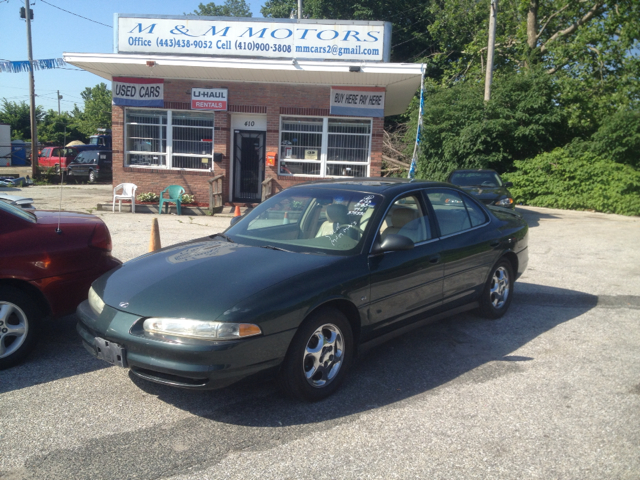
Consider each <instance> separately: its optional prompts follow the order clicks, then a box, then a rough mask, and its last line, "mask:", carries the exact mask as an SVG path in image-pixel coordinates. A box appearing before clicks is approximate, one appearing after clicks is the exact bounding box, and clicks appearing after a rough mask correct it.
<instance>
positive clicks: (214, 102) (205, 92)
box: [191, 88, 229, 111]
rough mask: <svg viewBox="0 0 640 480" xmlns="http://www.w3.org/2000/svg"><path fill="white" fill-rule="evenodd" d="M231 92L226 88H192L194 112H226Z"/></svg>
mask: <svg viewBox="0 0 640 480" xmlns="http://www.w3.org/2000/svg"><path fill="white" fill-rule="evenodd" d="M228 95H229V91H228V89H226V88H192V89H191V109H192V110H218V111H226V110H227V107H228Z"/></svg>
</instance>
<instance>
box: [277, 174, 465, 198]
mask: <svg viewBox="0 0 640 480" xmlns="http://www.w3.org/2000/svg"><path fill="white" fill-rule="evenodd" d="M442 186H444V187H448V188H451V187H452V185H451V184H449V183H443V182H434V181H430V180H418V179H408V178H387V177H363V178H350V179H345V180H337V179H330V180H318V181H313V182H306V183H299V184H297V185H294V186H292V187H290V188H300V187H304V188H314V189H315V188H318V189H322V188H332V189H337V190H353V191H358V192H367V193H378V194H386V195H395V194H397V193H401V192H403V191H409V190H413V189H415V188H427V187H442ZM454 188H455V187H454Z"/></svg>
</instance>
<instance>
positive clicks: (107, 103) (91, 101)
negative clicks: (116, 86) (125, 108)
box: [72, 83, 111, 137]
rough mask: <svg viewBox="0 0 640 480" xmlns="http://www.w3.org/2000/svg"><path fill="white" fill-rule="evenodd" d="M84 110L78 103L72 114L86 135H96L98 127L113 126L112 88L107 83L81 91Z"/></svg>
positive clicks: (78, 126) (81, 131)
mask: <svg viewBox="0 0 640 480" xmlns="http://www.w3.org/2000/svg"><path fill="white" fill-rule="evenodd" d="M80 95H81V96H82V98H83V100H84V110H80V109H79V108H78V106H77V105H76V106H75V107H74V109H73V112H72V115H73V118H74V124H75V125H76V126H77V129H78V131H79V132H80V133H82V134H83V135H84V136H85V137H89V136H90V135H94V134H95V133H96V132H97V129H98V128H111V90H109V89H108V88H107V85H106V84H105V83H100V84H98V85H96V86H95V87H93V88H90V87H87V88H85V89H84V91H83V92H82V93H80Z"/></svg>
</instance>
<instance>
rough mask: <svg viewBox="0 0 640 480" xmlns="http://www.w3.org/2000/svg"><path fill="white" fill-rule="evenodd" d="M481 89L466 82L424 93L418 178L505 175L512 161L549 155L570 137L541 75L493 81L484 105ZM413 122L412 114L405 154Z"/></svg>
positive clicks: (548, 84) (549, 85)
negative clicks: (487, 171) (486, 171)
mask: <svg viewBox="0 0 640 480" xmlns="http://www.w3.org/2000/svg"><path fill="white" fill-rule="evenodd" d="M483 89H484V87H483V85H482V84H481V83H471V82H467V83H460V84H457V85H455V86H453V87H451V88H442V87H436V86H430V87H429V88H428V89H427V93H426V95H425V106H424V118H423V131H422V137H421V138H422V140H421V142H422V149H421V155H420V160H419V162H418V172H417V176H418V178H426V179H429V180H444V179H445V178H446V177H447V175H448V174H449V173H450V172H451V171H452V170H455V169H459V168H493V169H495V170H497V171H498V172H499V173H502V172H505V171H510V170H512V169H513V162H514V161H515V160H524V159H527V158H533V157H535V156H536V155H538V154H540V153H542V152H547V151H551V150H552V149H553V148H555V147H559V146H562V145H564V144H565V143H566V142H567V140H568V138H570V135H568V130H567V127H566V118H565V116H566V114H565V112H564V110H563V108H562V106H561V105H560V104H559V103H558V101H557V92H556V87H555V85H554V84H553V82H552V81H551V79H550V78H549V75H548V74H546V73H545V72H543V71H538V70H535V71H532V72H530V73H527V74H517V75H505V76H498V77H496V79H495V82H494V86H493V90H492V94H491V100H490V101H489V102H487V103H485V102H484V92H483ZM414 108H417V105H415V107H414ZM416 124H417V112H416V114H414V115H413V120H412V122H411V123H410V125H409V128H408V130H407V136H406V137H405V139H406V140H407V143H408V144H409V147H408V151H407V152H406V153H408V154H409V156H410V151H413V142H414V139H415V132H416ZM409 150H410V151H409Z"/></svg>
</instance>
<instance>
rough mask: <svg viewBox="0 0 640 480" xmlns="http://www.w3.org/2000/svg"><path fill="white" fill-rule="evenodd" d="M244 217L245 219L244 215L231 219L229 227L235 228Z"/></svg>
mask: <svg viewBox="0 0 640 480" xmlns="http://www.w3.org/2000/svg"><path fill="white" fill-rule="evenodd" d="M242 217H244V215H239V216H237V217H233V218H232V219H231V221H230V222H229V226H230V227H233V226H234V225H235V224H236V223H238V222H239V221H240V220H241V219H242Z"/></svg>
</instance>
